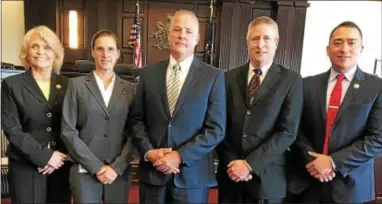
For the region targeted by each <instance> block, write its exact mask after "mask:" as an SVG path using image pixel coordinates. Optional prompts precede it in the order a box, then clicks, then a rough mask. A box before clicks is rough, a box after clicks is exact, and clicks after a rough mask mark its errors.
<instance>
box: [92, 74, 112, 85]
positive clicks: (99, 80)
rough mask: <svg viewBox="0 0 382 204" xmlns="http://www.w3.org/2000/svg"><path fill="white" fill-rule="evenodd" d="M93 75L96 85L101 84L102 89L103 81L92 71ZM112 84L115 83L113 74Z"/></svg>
mask: <svg viewBox="0 0 382 204" xmlns="http://www.w3.org/2000/svg"><path fill="white" fill-rule="evenodd" d="M93 74H94V77H95V79H96V81H97V83H100V84H102V87H104V86H103V81H102V79H101V78H100V77H99V76H98V75H97V73H96V72H95V71H93ZM114 82H115V73H114V74H113V79H111V82H110V84H114ZM109 86H110V85H109Z"/></svg>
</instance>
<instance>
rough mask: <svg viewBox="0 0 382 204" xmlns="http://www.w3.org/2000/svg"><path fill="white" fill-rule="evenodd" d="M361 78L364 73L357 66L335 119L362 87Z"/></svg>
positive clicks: (362, 78)
mask: <svg viewBox="0 0 382 204" xmlns="http://www.w3.org/2000/svg"><path fill="white" fill-rule="evenodd" d="M363 80H364V74H363V72H362V71H361V70H360V69H359V68H358V67H357V70H356V72H355V74H354V78H353V80H352V81H351V83H350V85H349V88H348V90H347V91H346V94H345V97H344V99H343V101H342V103H341V106H340V109H339V110H338V113H337V116H336V120H335V121H337V120H338V119H339V118H340V117H341V115H342V114H343V113H344V111H345V110H346V108H347V107H348V106H349V105H350V104H351V102H352V101H353V99H354V97H355V96H356V95H357V94H358V92H359V90H360V89H361V88H362V84H363ZM355 84H358V85H355ZM354 87H357V88H354Z"/></svg>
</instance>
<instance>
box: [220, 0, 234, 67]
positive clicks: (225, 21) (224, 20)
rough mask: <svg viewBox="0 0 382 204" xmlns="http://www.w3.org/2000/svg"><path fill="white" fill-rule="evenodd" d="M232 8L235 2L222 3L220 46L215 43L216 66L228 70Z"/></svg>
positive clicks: (232, 31) (232, 20) (231, 32)
mask: <svg viewBox="0 0 382 204" xmlns="http://www.w3.org/2000/svg"><path fill="white" fill-rule="evenodd" d="M234 10H235V4H234V3H232V2H227V3H224V4H223V5H222V11H221V12H222V13H223V15H222V17H221V30H220V46H218V45H215V47H216V48H219V50H220V52H219V59H220V60H219V65H218V67H219V68H221V69H224V70H228V69H229V67H230V54H231V44H232V43H231V41H232V40H233V38H232V36H233V33H234V30H233V28H232V26H233V25H235V24H234V22H235V21H234V19H233V16H234Z"/></svg>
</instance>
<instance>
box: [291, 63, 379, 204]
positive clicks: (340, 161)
mask: <svg viewBox="0 0 382 204" xmlns="http://www.w3.org/2000/svg"><path fill="white" fill-rule="evenodd" d="M329 75H330V71H328V72H326V73H323V74H319V75H316V76H311V77H307V78H305V79H304V80H303V85H304V107H303V115H302V120H301V128H300V131H299V134H298V137H297V139H296V142H295V144H294V145H293V147H292V150H293V151H292V153H293V157H294V158H293V161H291V167H295V168H292V170H291V171H290V182H289V188H290V190H291V191H292V192H293V193H300V192H301V191H302V190H304V189H306V188H308V187H309V186H310V185H321V184H320V183H319V182H318V181H317V180H316V179H313V178H312V177H310V175H309V174H308V173H307V171H306V169H305V165H306V164H307V163H309V162H310V161H312V160H313V158H312V157H310V156H309V155H308V151H312V152H318V153H322V150H323V146H324V138H325V125H326V92H327V86H328V80H329ZM381 151H382V80H381V79H379V78H377V77H376V76H373V75H370V74H367V73H364V72H363V71H361V70H360V69H359V68H357V71H356V73H355V76H354V78H353V80H352V82H351V84H350V86H349V89H348V90H347V92H346V95H345V97H344V99H343V101H342V103H341V106H340V109H339V111H338V113H337V117H336V120H335V122H334V124H333V127H332V130H331V135H330V137H329V154H330V156H331V157H332V159H333V161H334V163H335V165H336V168H337V169H338V172H337V176H336V177H335V179H334V180H333V181H332V182H331V185H332V189H333V190H332V196H333V199H334V200H335V201H336V202H339V203H359V202H365V201H368V200H373V199H374V156H375V155H376V154H377V153H379V152H381Z"/></svg>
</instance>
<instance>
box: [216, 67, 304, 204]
mask: <svg viewBox="0 0 382 204" xmlns="http://www.w3.org/2000/svg"><path fill="white" fill-rule="evenodd" d="M248 69H249V64H245V65H243V66H241V67H238V68H236V69H233V70H231V71H229V72H228V73H227V74H226V91H227V131H226V137H225V139H224V141H223V142H222V143H221V144H220V145H219V146H218V148H217V152H218V156H219V168H218V173H217V174H218V185H219V187H221V188H240V187H244V188H245V189H246V190H247V191H248V193H251V194H252V195H253V196H255V197H256V198H258V199H279V198H282V197H283V196H284V195H285V193H286V178H285V172H284V171H285V169H284V166H285V158H284V156H285V155H284V153H285V151H286V150H287V149H288V148H289V146H290V145H291V144H292V143H293V141H294V140H295V138H296V134H297V130H298V125H299V121H300V116H301V110H302V79H301V76H300V75H299V74H297V73H296V72H294V71H292V70H289V69H286V68H284V67H282V66H280V65H278V64H275V63H273V64H272V66H271V67H270V69H269V71H268V73H267V75H266V77H265V78H264V81H263V82H262V84H261V85H260V88H259V89H258V91H257V93H256V96H255V97H254V99H253V103H252V105H249V103H248V101H249V99H248V94H247V87H248V85H247V78H248ZM237 159H244V160H246V161H247V162H248V164H249V165H250V166H251V168H252V169H253V174H254V178H253V179H252V180H251V181H249V182H240V183H235V182H233V181H232V180H230V178H229V177H228V175H227V173H226V172H227V165H228V164H229V163H230V162H231V161H232V160H237ZM235 186H236V187H235Z"/></svg>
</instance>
